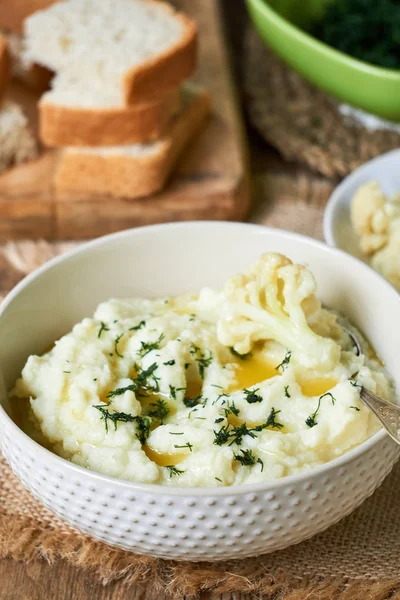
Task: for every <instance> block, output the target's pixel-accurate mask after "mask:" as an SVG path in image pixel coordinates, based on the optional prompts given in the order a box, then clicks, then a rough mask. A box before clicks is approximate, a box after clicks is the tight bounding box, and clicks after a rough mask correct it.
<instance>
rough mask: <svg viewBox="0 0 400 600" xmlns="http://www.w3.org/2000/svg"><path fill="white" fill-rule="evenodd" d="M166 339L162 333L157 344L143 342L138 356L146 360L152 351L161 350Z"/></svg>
mask: <svg viewBox="0 0 400 600" xmlns="http://www.w3.org/2000/svg"><path fill="white" fill-rule="evenodd" d="M164 337H165V336H164V334H163V333H162V334H161V335H160V337H159V338H158V339H157V340H156V341H155V342H141V343H140V350H139V352H138V356H140V358H144V357H145V356H146V354H148V353H149V352H151V351H152V350H159V348H160V344H161V342H162V341H163V339H164Z"/></svg>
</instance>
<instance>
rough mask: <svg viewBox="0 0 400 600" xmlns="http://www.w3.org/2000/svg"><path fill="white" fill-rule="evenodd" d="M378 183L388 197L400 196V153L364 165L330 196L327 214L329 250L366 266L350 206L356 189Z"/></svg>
mask: <svg viewBox="0 0 400 600" xmlns="http://www.w3.org/2000/svg"><path fill="white" fill-rule="evenodd" d="M372 180H375V181H378V183H379V184H380V185H381V187H382V190H383V192H384V193H385V194H387V195H389V196H391V195H392V194H394V193H395V192H400V150H393V151H392V152H387V153H386V154H382V156H378V157H377V158H374V159H373V160H370V161H369V162H367V163H365V165H362V166H361V167H359V168H358V169H356V170H355V171H353V173H351V175H349V176H348V177H346V178H345V179H343V181H342V183H341V184H340V185H338V187H337V188H336V189H335V190H334V192H333V193H332V195H331V196H330V198H329V200H328V203H327V205H326V208H325V213H324V223H323V226H324V238H325V241H326V243H327V244H328V245H329V246H332V247H334V248H340V249H341V250H344V251H345V252H348V253H349V254H351V255H352V256H355V257H356V258H359V259H360V260H362V261H364V262H365V258H364V257H363V255H362V254H361V252H360V249H359V245H358V239H357V234H356V233H355V231H354V230H353V228H352V226H351V220H350V203H351V200H352V198H353V196H354V194H355V192H356V191H357V189H358V188H359V187H360V186H361V185H363V184H364V183H367V182H369V181H372Z"/></svg>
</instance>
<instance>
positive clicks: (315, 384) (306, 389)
mask: <svg viewBox="0 0 400 600" xmlns="http://www.w3.org/2000/svg"><path fill="white" fill-rule="evenodd" d="M337 383H338V381H337V379H332V378H328V377H326V378H316V379H304V380H303V381H300V382H299V385H300V388H301V391H302V393H303V394H304V396H308V397H309V398H313V397H314V396H322V394H326V392H329V390H331V389H332V388H334V387H335V385H337Z"/></svg>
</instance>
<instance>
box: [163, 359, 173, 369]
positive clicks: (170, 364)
mask: <svg viewBox="0 0 400 600" xmlns="http://www.w3.org/2000/svg"><path fill="white" fill-rule="evenodd" d="M174 364H175V361H174V359H172V360H167V362H165V363H163V365H165V366H166V367H172V366H173V365H174Z"/></svg>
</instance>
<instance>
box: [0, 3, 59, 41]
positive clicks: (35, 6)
mask: <svg viewBox="0 0 400 600" xmlns="http://www.w3.org/2000/svg"><path fill="white" fill-rule="evenodd" d="M57 1H58V0H0V27H4V28H5V29H8V30H10V31H12V32H13V33H22V31H23V26H24V20H25V19H26V17H29V15H31V14H32V13H34V12H36V11H37V10H42V9H44V8H47V7H48V6H50V5H51V4H54V3H55V2H57Z"/></svg>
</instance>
